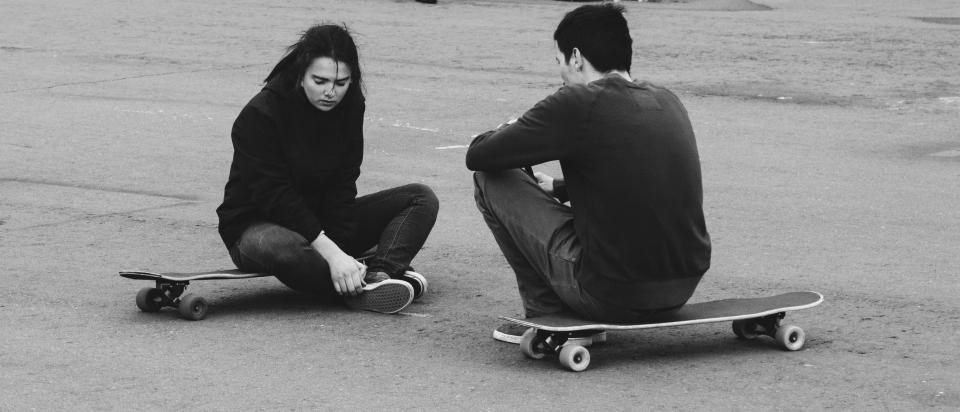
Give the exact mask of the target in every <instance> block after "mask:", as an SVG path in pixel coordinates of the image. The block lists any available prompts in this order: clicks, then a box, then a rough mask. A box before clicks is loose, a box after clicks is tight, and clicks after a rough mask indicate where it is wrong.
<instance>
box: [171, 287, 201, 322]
mask: <svg viewBox="0 0 960 412" xmlns="http://www.w3.org/2000/svg"><path fill="white" fill-rule="evenodd" d="M177 309H178V310H179V311H180V316H182V317H183V318H184V319H187V320H200V319H203V318H204V317H205V316H207V301H206V300H205V299H203V298H202V297H200V296H196V295H192V294H189V293H188V294H187V295H185V296H184V297H182V298H180V304H179V305H178V306H177Z"/></svg>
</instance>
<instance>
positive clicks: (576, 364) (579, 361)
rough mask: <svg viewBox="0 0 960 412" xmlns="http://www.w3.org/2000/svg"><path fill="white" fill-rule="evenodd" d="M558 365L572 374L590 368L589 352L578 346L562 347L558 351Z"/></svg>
mask: <svg viewBox="0 0 960 412" xmlns="http://www.w3.org/2000/svg"><path fill="white" fill-rule="evenodd" d="M560 364H561V365H563V366H564V367H565V368H567V369H570V370H572V371H574V372H580V371H582V370H584V369H587V366H590V351H588V350H587V348H585V347H583V346H580V345H564V347H563V348H561V349H560Z"/></svg>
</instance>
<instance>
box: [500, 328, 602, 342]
mask: <svg viewBox="0 0 960 412" xmlns="http://www.w3.org/2000/svg"><path fill="white" fill-rule="evenodd" d="M527 329H530V328H529V327H526V326H523V325H519V324H516V323H513V322H507V323H504V324H502V325H500V326H498V327H497V328H496V329H494V330H493V338H494V339H496V340H498V341H501V342H507V343H514V344H520V340H521V339H522V338H523V334H524V332H526V331H527ZM606 341H607V332H606V331H603V330H584V331H577V332H573V333H571V334H570V337H569V338H567V342H566V343H568V344H570V343H575V344H577V345H580V346H583V347H587V346H590V345H593V344H594V343H603V342H606Z"/></svg>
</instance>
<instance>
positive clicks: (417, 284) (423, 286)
mask: <svg viewBox="0 0 960 412" xmlns="http://www.w3.org/2000/svg"><path fill="white" fill-rule="evenodd" d="M400 279H403V280H405V281H407V282H409V283H410V286H412V287H413V298H414V299H420V297H421V296H423V294H424V293H427V278H425V277H423V275H421V274H419V273H417V272H413V271H409V270H408V271H406V272H404V273H403V275H401V276H400Z"/></svg>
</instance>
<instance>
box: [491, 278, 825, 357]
mask: <svg viewBox="0 0 960 412" xmlns="http://www.w3.org/2000/svg"><path fill="white" fill-rule="evenodd" d="M821 302H823V295H821V294H819V293H817V292H790V293H784V294H780V295H776V296H768V297H760V298H739V299H721V300H714V301H709V302H699V303H691V304H688V305H684V306H682V307H680V308H679V309H676V310H672V311H668V312H664V313H660V314H657V315H654V316H651V317H650V318H648V319H646V320H644V321H643V322H639V323H631V324H626V323H604V322H595V321H588V320H583V319H577V318H573V317H566V316H544V317H538V318H534V319H517V318H512V317H508V316H500V317H499V318H500V319H503V320H506V321H509V322H513V323H516V324H519V325H522V326H527V327H529V328H530V329H528V330H527V332H526V333H524V335H523V338H522V339H521V341H520V350H521V352H523V354H524V355H526V356H527V357H530V358H534V359H540V358H543V357H544V356H545V355H546V354H547V353H556V354H558V355H559V356H560V363H561V364H562V365H563V366H565V367H567V368H569V369H571V370H574V371H577V372H579V371H582V370H584V369H586V368H587V366H588V365H589V363H590V353H589V351H587V349H586V348H585V347H584V345H581V344H579V343H572V344H569V345H568V344H566V343H567V340H568V339H570V338H571V337H573V336H576V335H577V332H583V331H597V332H599V331H605V330H634V329H651V328H663V327H671V326H683V325H693V324H700V323H713V322H726V321H732V322H733V331H734V333H735V334H736V335H737V336H738V337H740V338H743V339H753V338H756V337H757V336H759V335H766V336H770V337H772V338H774V339H775V340H776V341H777V343H779V344H780V346H781V347H783V348H784V349H786V350H791V351H794V350H799V349H801V348H803V345H804V343H805V342H806V335H805V333H804V332H803V329H801V328H799V327H797V326H794V325H783V324H781V320H782V319H783V318H784V317H785V316H786V312H789V311H794V310H800V309H807V308H811V307H814V306H817V305H819V304H820V303H821ZM575 341H576V339H575Z"/></svg>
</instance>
